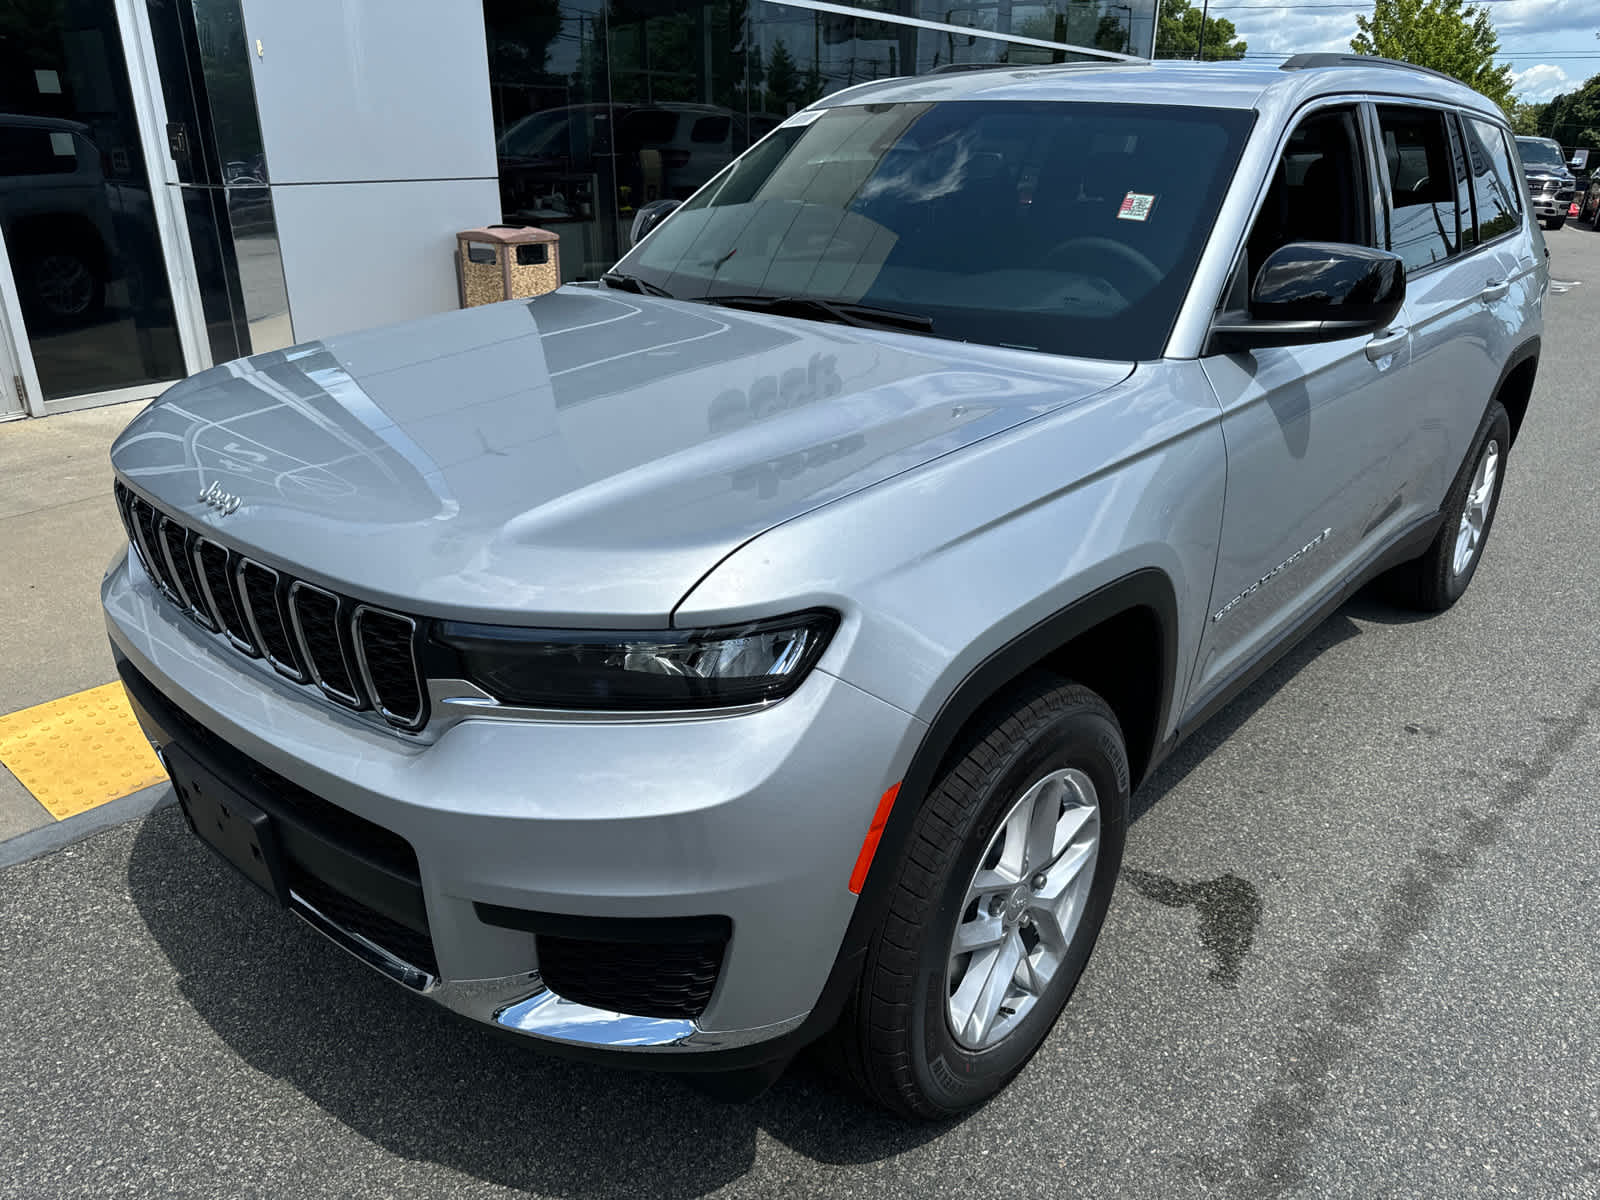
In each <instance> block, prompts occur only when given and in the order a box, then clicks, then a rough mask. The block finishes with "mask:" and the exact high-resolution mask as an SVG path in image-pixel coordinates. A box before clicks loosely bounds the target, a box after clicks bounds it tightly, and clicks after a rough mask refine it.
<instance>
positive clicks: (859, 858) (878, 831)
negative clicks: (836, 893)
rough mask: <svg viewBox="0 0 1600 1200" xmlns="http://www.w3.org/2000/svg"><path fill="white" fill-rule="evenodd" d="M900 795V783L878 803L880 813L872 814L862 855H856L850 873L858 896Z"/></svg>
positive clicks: (853, 888) (853, 887)
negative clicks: (853, 866)
mask: <svg viewBox="0 0 1600 1200" xmlns="http://www.w3.org/2000/svg"><path fill="white" fill-rule="evenodd" d="M899 794H900V785H899V784H898V783H897V784H895V785H894V786H893V787H892V788H890V789H889V790H888V791H887V792H885V793H884V794H883V799H882V800H879V801H878V811H877V812H875V813H873V814H872V824H871V825H868V826H867V836H866V837H865V838H864V839H863V840H862V842H861V853H860V854H858V855H856V869H855V870H853V871H851V872H850V890H851V891H852V892H854V893H855V894H856V895H858V896H859V895H861V887H862V885H863V884H864V883H866V882H867V870H868V869H869V868H870V867H871V866H872V856H873V855H874V854H876V853H877V852H878V843H879V842H880V841H881V840H883V827H884V826H885V825H887V824H888V823H889V812H890V810H891V809H893V808H894V800H895V797H896V796H898V795H899Z"/></svg>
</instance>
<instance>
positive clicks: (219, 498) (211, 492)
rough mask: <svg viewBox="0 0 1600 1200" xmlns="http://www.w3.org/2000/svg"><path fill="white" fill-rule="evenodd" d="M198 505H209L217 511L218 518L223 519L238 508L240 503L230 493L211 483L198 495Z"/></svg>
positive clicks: (237, 498)
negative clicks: (221, 517)
mask: <svg viewBox="0 0 1600 1200" xmlns="http://www.w3.org/2000/svg"><path fill="white" fill-rule="evenodd" d="M200 503H202V504H209V505H210V506H211V507H212V508H214V509H216V510H217V514H218V515H219V516H223V517H225V516H227V515H228V514H229V513H231V512H233V511H234V509H236V508H238V507H239V505H240V504H241V503H242V501H241V500H240V499H239V497H237V496H235V495H233V494H232V493H231V492H225V491H223V490H222V488H221V487H219V486H218V485H217V484H215V483H213V484H212V485H211V486H210V487H208V488H207V489H206V490H205V491H203V492H201V493H200Z"/></svg>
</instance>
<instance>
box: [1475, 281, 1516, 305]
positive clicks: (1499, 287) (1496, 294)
mask: <svg viewBox="0 0 1600 1200" xmlns="http://www.w3.org/2000/svg"><path fill="white" fill-rule="evenodd" d="M1510 291H1511V281H1510V280H1509V279H1491V280H1489V282H1488V283H1486V284H1484V285H1483V291H1481V292H1479V293H1478V299H1480V300H1482V301H1483V302H1484V303H1485V304H1493V303H1494V302H1495V301H1496V300H1503V299H1505V297H1506V294H1507V293H1508V292H1510Z"/></svg>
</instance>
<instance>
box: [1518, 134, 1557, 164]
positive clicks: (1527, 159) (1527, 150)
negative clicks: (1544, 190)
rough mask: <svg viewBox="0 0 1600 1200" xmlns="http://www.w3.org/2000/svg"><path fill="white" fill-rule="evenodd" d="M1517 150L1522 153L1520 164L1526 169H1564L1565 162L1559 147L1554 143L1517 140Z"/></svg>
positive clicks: (1528, 139) (1526, 139)
mask: <svg viewBox="0 0 1600 1200" xmlns="http://www.w3.org/2000/svg"><path fill="white" fill-rule="evenodd" d="M1517 149H1518V150H1520V151H1521V152H1522V164H1523V166H1527V167H1565V166H1566V165H1567V160H1566V159H1564V158H1562V157H1561V147H1560V146H1558V145H1556V144H1555V143H1554V142H1546V141H1541V140H1540V139H1538V138H1518V139H1517Z"/></svg>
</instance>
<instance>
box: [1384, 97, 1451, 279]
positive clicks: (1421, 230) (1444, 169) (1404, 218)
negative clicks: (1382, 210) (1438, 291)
mask: <svg viewBox="0 0 1600 1200" xmlns="http://www.w3.org/2000/svg"><path fill="white" fill-rule="evenodd" d="M1378 127H1379V129H1380V130H1381V131H1382V134H1383V154H1384V160H1385V164H1386V166H1387V168H1388V172H1389V192H1390V196H1391V198H1392V202H1393V215H1392V216H1391V218H1390V224H1389V249H1391V250H1392V251H1394V252H1395V253H1396V254H1398V255H1399V256H1400V257H1401V258H1402V259H1404V260H1405V264H1406V267H1407V268H1408V269H1410V270H1413V271H1414V270H1417V269H1419V268H1421V267H1426V266H1428V265H1429V264H1431V263H1436V262H1440V261H1442V260H1443V259H1445V258H1448V257H1449V256H1450V255H1452V254H1454V253H1456V251H1457V249H1458V247H1459V244H1460V242H1459V238H1460V230H1459V227H1458V225H1457V212H1456V197H1457V192H1456V187H1455V179H1456V170H1455V164H1454V163H1453V162H1452V159H1451V152H1450V138H1449V135H1448V133H1447V132H1446V131H1445V123H1444V114H1443V113H1442V112H1439V111H1438V110H1436V109H1428V108H1398V107H1389V106H1383V107H1380V108H1379V109H1378Z"/></svg>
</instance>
